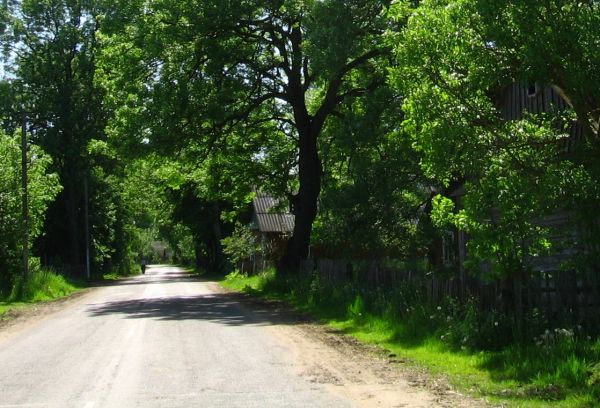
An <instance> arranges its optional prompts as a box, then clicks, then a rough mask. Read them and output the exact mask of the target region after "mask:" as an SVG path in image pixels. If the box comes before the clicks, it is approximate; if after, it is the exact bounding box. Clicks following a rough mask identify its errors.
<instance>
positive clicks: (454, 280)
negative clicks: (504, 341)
mask: <svg viewBox="0 0 600 408" xmlns="http://www.w3.org/2000/svg"><path fill="white" fill-rule="evenodd" d="M593 269H594V270H589V271H587V272H585V273H581V272H576V271H573V270H569V271H552V272H542V271H538V272H535V271H534V272H532V273H531V275H530V276H527V277H526V278H522V279H503V280H495V281H485V280H483V279H479V278H477V277H474V276H471V275H469V274H468V273H466V272H460V273H457V274H450V273H448V272H439V273H435V272H425V271H424V270H423V268H418V267H410V266H406V265H404V266H400V267H399V266H394V265H390V262H389V261H378V260H374V261H362V262H349V261H345V260H334V259H319V260H308V261H305V262H304V263H303V265H302V267H301V271H300V273H302V274H305V275H312V276H318V277H319V279H320V280H321V281H322V282H324V283H326V284H331V285H339V284H344V283H346V282H354V283H356V284H359V285H361V286H363V287H365V288H368V289H374V290H389V289H393V288H395V287H399V286H402V285H412V286H413V287H417V288H420V290H422V291H423V293H424V294H425V296H426V297H427V299H428V300H429V301H430V302H432V303H434V304H439V303H441V302H443V301H444V299H446V298H448V297H452V298H454V299H457V300H458V301H460V302H466V301H467V300H469V299H475V300H476V301H477V302H478V304H479V305H480V309H482V310H488V311H489V310H496V311H501V312H502V311H507V309H510V308H513V307H516V305H519V307H520V308H521V309H522V311H523V312H525V313H527V312H533V311H534V310H535V309H537V310H539V311H540V312H541V313H542V314H543V315H545V316H547V317H548V318H551V319H563V320H564V319H574V320H572V321H577V322H588V323H599V322H600V273H599V271H598V270H597V269H596V268H593Z"/></svg>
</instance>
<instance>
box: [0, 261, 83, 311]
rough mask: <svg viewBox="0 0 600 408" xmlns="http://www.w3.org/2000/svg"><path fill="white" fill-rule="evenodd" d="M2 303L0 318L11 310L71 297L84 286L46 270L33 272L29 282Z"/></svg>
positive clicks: (16, 289) (0, 305)
mask: <svg viewBox="0 0 600 408" xmlns="http://www.w3.org/2000/svg"><path fill="white" fill-rule="evenodd" d="M19 285H20V286H17V287H15V288H14V289H13V292H12V293H11V294H10V295H9V296H8V298H7V299H4V301H0V318H2V317H3V316H5V315H6V314H7V313H8V312H9V311H11V310H17V309H21V308H24V307H27V306H28V305H30V304H33V303H39V302H46V301H50V300H54V299H59V298H62V297H66V296H69V295H71V294H72V293H74V292H76V291H78V290H80V289H81V288H83V287H85V285H84V284H82V283H79V282H75V281H72V280H68V279H66V278H65V277H64V276H62V275H58V274H55V273H54V272H52V271H47V270H35V271H33V272H32V274H31V276H30V278H29V281H28V282H27V283H26V284H25V285H23V284H19Z"/></svg>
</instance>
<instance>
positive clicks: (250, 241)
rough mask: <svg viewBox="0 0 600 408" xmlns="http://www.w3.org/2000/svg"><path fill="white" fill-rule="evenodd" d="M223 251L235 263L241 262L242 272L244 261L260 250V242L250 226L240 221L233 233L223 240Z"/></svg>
mask: <svg viewBox="0 0 600 408" xmlns="http://www.w3.org/2000/svg"><path fill="white" fill-rule="evenodd" d="M221 243H222V244H223V252H225V254H226V255H227V256H228V257H229V259H230V260H231V262H232V263H233V264H235V265H238V264H241V268H240V269H242V272H243V269H244V261H246V260H248V259H250V258H252V256H254V255H256V254H257V253H258V252H259V251H260V244H259V243H258V241H257V239H256V236H255V235H254V234H253V233H252V231H251V230H250V228H248V227H247V226H244V225H242V224H240V223H237V224H236V225H235V229H234V231H233V234H231V236H229V237H227V238H223V239H222V240H221Z"/></svg>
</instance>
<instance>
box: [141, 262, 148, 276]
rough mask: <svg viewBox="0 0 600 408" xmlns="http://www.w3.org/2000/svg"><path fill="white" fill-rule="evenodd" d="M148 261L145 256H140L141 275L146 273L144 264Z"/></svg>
mask: <svg viewBox="0 0 600 408" xmlns="http://www.w3.org/2000/svg"><path fill="white" fill-rule="evenodd" d="M147 263H148V262H146V258H142V261H141V264H142V275H143V274H145V273H146V264H147Z"/></svg>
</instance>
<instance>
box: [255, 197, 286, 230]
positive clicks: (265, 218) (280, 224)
mask: <svg viewBox="0 0 600 408" xmlns="http://www.w3.org/2000/svg"><path fill="white" fill-rule="evenodd" d="M279 203H280V201H279V200H278V199H276V198H274V197H272V196H270V195H268V194H265V193H257V194H256V196H255V197H254V199H253V200H252V205H253V206H254V216H255V217H256V224H257V227H258V230H259V231H260V232H281V233H291V232H292V231H293V230H294V216H293V215H292V214H290V213H287V212H283V213H281V212H279V213H277V212H273V208H274V207H276V206H277V205H278V204H279Z"/></svg>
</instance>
